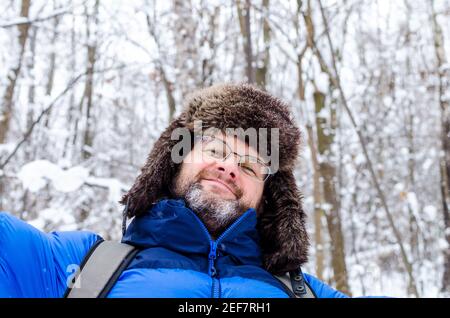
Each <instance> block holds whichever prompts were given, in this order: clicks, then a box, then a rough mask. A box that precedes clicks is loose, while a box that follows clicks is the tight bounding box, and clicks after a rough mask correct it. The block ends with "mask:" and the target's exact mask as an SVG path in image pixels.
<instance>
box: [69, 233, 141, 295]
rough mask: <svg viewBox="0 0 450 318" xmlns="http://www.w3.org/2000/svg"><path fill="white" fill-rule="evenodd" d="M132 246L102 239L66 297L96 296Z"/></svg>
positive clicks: (131, 249)
mask: <svg viewBox="0 0 450 318" xmlns="http://www.w3.org/2000/svg"><path fill="white" fill-rule="evenodd" d="M133 250H134V247H133V246H130V245H128V244H121V243H118V242H111V241H104V242H102V243H100V244H99V245H98V246H97V248H96V249H95V250H94V251H93V252H92V254H91V255H90V257H89V259H88V261H87V262H86V263H85V265H84V267H83V268H82V270H81V272H80V273H79V275H78V276H77V277H76V280H75V283H74V285H73V287H72V289H71V290H70V292H69V294H68V295H67V298H96V297H98V296H99V295H100V293H101V292H102V291H103V289H104V288H105V286H106V285H107V284H108V282H109V280H110V278H111V277H113V275H114V273H115V272H116V270H117V269H118V268H119V267H120V266H121V264H122V262H123V260H124V259H125V258H126V257H127V255H129V254H130V253H131V252H132V251H133Z"/></svg>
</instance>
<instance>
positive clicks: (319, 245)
mask: <svg viewBox="0 0 450 318" xmlns="http://www.w3.org/2000/svg"><path fill="white" fill-rule="evenodd" d="M306 129H307V132H308V146H309V149H310V151H311V158H312V163H313V182H314V185H313V187H314V190H313V196H314V243H315V245H316V249H315V251H316V272H315V274H316V276H317V277H318V278H319V279H320V280H323V279H324V276H323V272H324V269H325V255H324V249H323V247H324V241H323V237H322V236H323V234H322V216H323V215H325V211H324V210H323V208H322V205H323V193H322V187H321V182H320V179H321V177H320V165H319V160H318V158H317V149H316V145H315V142H314V133H313V128H312V127H311V125H308V126H307V127H306Z"/></svg>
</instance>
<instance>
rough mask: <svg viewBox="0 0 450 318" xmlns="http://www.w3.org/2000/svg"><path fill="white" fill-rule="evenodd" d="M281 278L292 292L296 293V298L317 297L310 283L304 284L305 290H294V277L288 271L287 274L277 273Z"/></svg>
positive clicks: (279, 278)
mask: <svg viewBox="0 0 450 318" xmlns="http://www.w3.org/2000/svg"><path fill="white" fill-rule="evenodd" d="M275 277H276V278H278V280H280V281H281V282H282V283H283V284H284V285H285V286H286V287H287V288H289V290H290V291H291V292H292V294H293V295H295V297H296V298H316V296H315V295H314V292H313V291H312V290H311V288H310V287H309V285H308V284H306V282H305V284H304V287H305V290H304V291H301V292H299V291H297V290H294V289H293V287H292V279H293V278H291V277H290V275H289V273H286V274H285V275H277V276H275ZM294 278H295V277H294Z"/></svg>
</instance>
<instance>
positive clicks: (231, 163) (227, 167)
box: [216, 156, 239, 180]
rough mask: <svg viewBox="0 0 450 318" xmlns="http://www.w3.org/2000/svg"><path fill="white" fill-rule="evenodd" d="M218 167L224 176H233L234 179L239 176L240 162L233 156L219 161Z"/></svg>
mask: <svg viewBox="0 0 450 318" xmlns="http://www.w3.org/2000/svg"><path fill="white" fill-rule="evenodd" d="M230 157H232V156H230ZM216 167H217V170H219V172H220V174H221V175H222V176H223V177H224V178H231V179H232V180H236V178H237V177H238V176H239V166H238V163H237V162H236V160H233V159H232V158H227V159H226V160H225V161H220V162H217V166H216Z"/></svg>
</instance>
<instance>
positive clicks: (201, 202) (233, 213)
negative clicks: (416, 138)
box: [184, 182, 241, 238]
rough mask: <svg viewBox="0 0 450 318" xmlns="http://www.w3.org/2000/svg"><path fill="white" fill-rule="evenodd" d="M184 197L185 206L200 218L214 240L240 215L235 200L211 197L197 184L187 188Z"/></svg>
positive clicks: (239, 207)
mask: <svg viewBox="0 0 450 318" xmlns="http://www.w3.org/2000/svg"><path fill="white" fill-rule="evenodd" d="M184 197H185V200H186V203H187V205H188V206H189V207H190V208H191V209H192V210H193V211H194V212H195V213H196V214H197V215H198V216H199V217H200V219H201V220H202V221H203V222H204V224H205V225H206V227H207V228H208V230H209V232H210V234H211V235H212V236H213V237H215V238H217V236H218V235H220V234H221V233H222V232H223V231H224V230H225V229H226V228H227V227H228V226H229V225H231V224H232V223H233V222H234V221H235V220H236V219H237V218H238V217H239V216H240V214H241V213H240V212H241V206H240V204H239V202H238V201H237V200H225V199H221V198H218V197H213V196H211V195H210V194H209V193H207V192H205V191H204V189H203V186H202V185H201V184H200V183H197V182H196V183H193V184H191V185H190V186H189V188H188V189H187V191H186V194H185V196H184Z"/></svg>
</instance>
